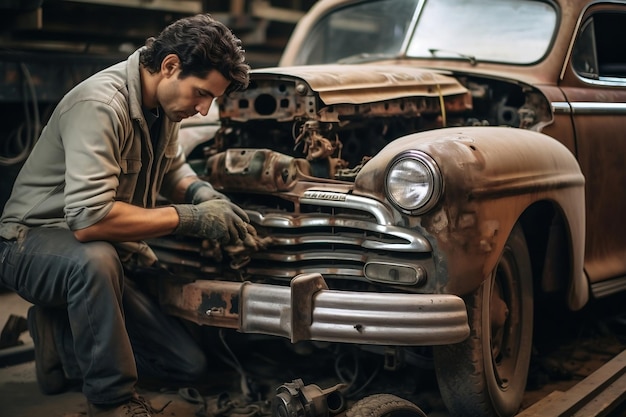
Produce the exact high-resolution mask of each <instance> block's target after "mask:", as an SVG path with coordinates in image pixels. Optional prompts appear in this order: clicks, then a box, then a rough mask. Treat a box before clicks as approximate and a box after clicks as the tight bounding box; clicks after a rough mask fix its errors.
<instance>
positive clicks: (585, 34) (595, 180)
mask: <svg viewBox="0 0 626 417" xmlns="http://www.w3.org/2000/svg"><path fill="white" fill-rule="evenodd" d="M624 28H626V5H624V4H617V3H598V4H595V5H593V6H592V7H590V8H588V9H587V10H586V11H585V12H584V15H583V16H582V18H581V19H580V24H579V25H578V29H577V34H576V37H575V38H574V42H573V45H572V48H571V53H570V54H568V57H569V59H568V61H567V62H566V64H565V66H564V68H563V71H562V77H561V83H560V86H561V89H562V91H563V93H564V95H565V97H566V98H567V101H568V103H561V104H562V106H561V107H560V109H559V108H558V107H557V108H556V110H557V111H558V110H560V111H565V112H569V113H570V115H571V117H572V120H573V126H574V130H575V135H576V153H577V157H578V160H579V162H580V166H581V169H582V171H583V173H584V175H585V179H586V185H585V192H586V221H587V227H586V234H587V237H586V247H585V250H586V255H585V271H586V273H587V275H588V277H589V279H590V281H591V289H592V292H593V293H594V295H596V296H603V295H608V294H610V293H613V292H615V291H618V290H623V289H626V233H625V231H626V225H625V224H624V222H626V218H625V216H626V169H625V168H624V163H625V162H626V36H624Z"/></svg>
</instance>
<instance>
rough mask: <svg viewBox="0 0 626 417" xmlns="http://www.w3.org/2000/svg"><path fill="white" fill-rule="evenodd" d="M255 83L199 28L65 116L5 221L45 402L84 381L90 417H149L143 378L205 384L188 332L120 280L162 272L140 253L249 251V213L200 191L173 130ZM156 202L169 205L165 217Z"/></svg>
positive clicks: (173, 37) (84, 86)
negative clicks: (159, 248) (171, 245)
mask: <svg viewBox="0 0 626 417" xmlns="http://www.w3.org/2000/svg"><path fill="white" fill-rule="evenodd" d="M248 82H249V66H248V65H247V64H246V63H245V57H244V51H243V50H242V48H241V41H240V40H239V39H237V38H236V37H235V36H234V35H233V34H232V33H231V32H230V30H229V29H227V28H226V27H225V26H224V25H222V24H221V23H219V22H217V21H215V20H213V19H212V18H211V17H210V16H208V15H198V16H193V17H189V18H184V19H181V20H179V21H177V22H174V23H173V24H171V25H170V26H168V27H167V28H165V29H164V30H163V32H162V33H161V34H160V35H159V36H158V37H156V38H150V39H148V41H147V42H146V45H145V47H143V48H141V49H139V50H138V51H136V52H135V53H134V54H132V55H131V56H130V57H129V58H128V59H127V60H126V61H124V62H121V63H119V64H116V65H114V66H112V67H110V68H108V69H105V70H103V71H101V72H99V73H97V74H95V75H94V76H92V77H90V78H89V79H87V80H85V81H84V82H82V83H81V84H79V85H77V86H76V87H75V88H74V89H72V90H71V91H70V92H69V93H68V94H67V95H66V96H65V97H64V98H63V99H62V100H61V101H60V102H59V104H58V106H57V108H56V109H55V111H54V113H53V114H52V116H51V118H50V120H49V122H48V123H47V126H46V127H45V128H44V129H43V131H42V133H41V136H40V138H39V140H38V142H37V144H36V146H35V147H34V148H33V150H32V152H31V155H30V156H29V158H28V160H27V161H26V162H25V164H24V166H23V168H22V170H21V172H20V174H19V175H18V177H17V179H16V182H15V185H14V189H13V192H12V194H11V197H10V198H9V201H8V202H7V204H6V206H5V210H4V213H3V215H2V218H1V219H0V284H1V285H4V286H6V287H8V288H11V289H13V290H14V291H15V292H17V293H18V294H20V295H21V296H22V297H23V298H25V299H26V300H28V301H30V302H32V303H33V304H34V305H35V306H34V307H32V308H31V309H30V310H29V312H28V321H29V329H30V332H31V335H32V337H33V340H34V343H35V359H36V368H37V379H38V382H39V386H40V388H41V390H42V391H43V392H44V393H47V394H53V393H57V392H61V391H63V390H64V389H65V387H66V385H67V382H68V380H74V379H79V380H81V381H82V390H83V393H84V394H85V396H86V397H87V401H88V410H89V416H150V415H152V413H153V412H154V410H152V409H151V407H150V406H149V404H147V403H146V402H145V401H144V400H143V399H142V398H141V397H139V396H138V395H137V394H136V391H135V384H136V382H137V379H138V374H139V376H143V375H147V376H151V377H161V378H168V379H171V380H179V381H185V380H193V379H194V378H198V377H199V376H201V375H202V374H203V373H204V372H205V369H206V359H205V357H204V354H203V352H202V351H201V350H200V348H199V347H197V346H196V345H195V344H194V342H193V339H192V338H191V336H190V335H189V334H188V333H186V331H185V329H184V328H183V327H182V326H180V325H179V324H180V323H178V322H177V321H176V320H175V319H174V318H172V317H166V316H164V315H163V314H161V313H160V311H159V310H158V307H157V306H156V304H155V303H154V302H153V301H152V300H151V299H150V298H148V297H147V296H146V295H145V294H143V293H141V292H140V291H137V290H136V289H135V288H134V286H133V285H130V282H128V281H126V282H125V280H124V277H125V272H128V271H129V270H132V269H133V267H134V268H135V269H136V267H138V266H141V267H145V266H151V265H154V264H155V261H156V257H155V256H154V253H153V252H152V251H151V250H150V248H149V247H148V246H147V245H146V244H145V243H143V240H144V239H148V238H153V237H157V236H162V235H166V234H170V233H177V234H186V235H193V236H197V237H201V238H204V239H209V240H211V241H214V242H216V243H219V244H222V245H233V244H241V242H242V241H245V242H250V234H249V232H250V231H254V229H253V228H252V226H250V225H249V224H248V222H249V220H248V217H247V215H246V213H245V212H244V211H243V210H241V209H240V208H239V207H237V206H236V205H234V204H233V203H231V202H230V201H229V200H228V199H227V198H226V197H225V196H223V195H222V194H220V193H219V192H217V191H215V190H214V189H213V188H212V187H211V186H210V185H209V184H208V183H206V182H203V181H200V180H199V179H198V177H197V176H196V175H195V173H194V172H193V170H192V169H191V168H190V167H189V166H188V165H187V164H186V162H185V159H184V155H183V154H182V152H181V149H180V146H179V145H178V141H177V133H178V128H179V126H178V125H179V123H178V122H180V121H181V120H182V119H184V118H187V117H190V116H192V115H194V114H196V113H200V114H202V115H206V114H207V112H208V111H209V107H210V106H211V104H212V102H213V101H214V99H215V98H216V97H219V96H221V95H223V94H228V93H229V92H231V91H234V90H237V89H242V88H246V87H247V85H248ZM159 196H163V197H166V198H168V199H169V200H170V201H172V202H173V203H174V204H173V205H169V206H164V205H159V206H157V204H156V202H157V197H159ZM125 319H126V320H125Z"/></svg>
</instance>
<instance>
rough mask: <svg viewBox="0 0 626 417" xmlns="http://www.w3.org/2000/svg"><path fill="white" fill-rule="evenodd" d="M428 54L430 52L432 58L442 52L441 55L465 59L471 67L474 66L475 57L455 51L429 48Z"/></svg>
mask: <svg viewBox="0 0 626 417" xmlns="http://www.w3.org/2000/svg"><path fill="white" fill-rule="evenodd" d="M428 52H430V54H431V55H432V56H433V58H436V57H437V52H443V53H446V54H454V55H456V56H458V57H461V58H464V59H467V60H468V61H469V63H470V64H471V65H476V57H475V56H474V55H465V54H462V53H460V52H457V51H450V50H447V49H437V48H430V49H429V50H428Z"/></svg>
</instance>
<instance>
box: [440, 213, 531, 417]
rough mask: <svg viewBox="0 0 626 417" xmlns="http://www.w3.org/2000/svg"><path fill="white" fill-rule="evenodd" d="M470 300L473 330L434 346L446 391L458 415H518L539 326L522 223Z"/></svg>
mask: <svg viewBox="0 0 626 417" xmlns="http://www.w3.org/2000/svg"><path fill="white" fill-rule="evenodd" d="M466 303H467V309H468V315H469V320H470V330H471V332H470V336H469V337H468V338H467V339H466V340H465V341H463V342H462V343H458V344H454V345H445V346H436V347H435V348H434V363H435V370H436V375H437V381H438V384H439V390H440V392H441V396H442V397H443V400H444V402H445V404H446V406H447V407H448V409H449V410H450V412H451V413H452V414H453V415H454V416H500V417H507V416H512V415H514V414H515V413H516V412H517V411H518V409H519V406H520V404H521V402H522V397H523V395H524V391H525V388H526V379H527V376H528V368H529V364H530V356H531V350H532V332H533V283H532V271H531V264H530V256H529V253H528V246H527V244H526V239H525V238H524V233H523V231H522V228H521V227H520V226H519V225H516V226H515V227H514V228H513V230H512V232H511V234H510V235H509V238H508V239H507V242H506V244H505V246H504V249H503V251H502V254H501V256H500V260H499V261H498V264H497V265H496V267H495V269H494V271H493V272H492V273H491V274H490V275H489V276H488V277H487V278H486V279H485V281H484V282H483V284H482V285H481V286H480V287H479V288H478V289H477V290H476V291H475V292H474V294H472V295H471V296H470V297H468V299H466Z"/></svg>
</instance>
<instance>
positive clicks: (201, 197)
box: [185, 180, 230, 204]
mask: <svg viewBox="0 0 626 417" xmlns="http://www.w3.org/2000/svg"><path fill="white" fill-rule="evenodd" d="M210 200H227V201H230V199H229V198H228V197H226V196H225V195H224V194H222V193H220V192H219V191H215V188H213V186H212V185H211V184H209V183H208V182H206V181H202V180H197V181H194V182H192V183H191V184H189V187H187V191H185V202H186V203H190V204H199V203H202V202H204V201H210Z"/></svg>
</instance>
